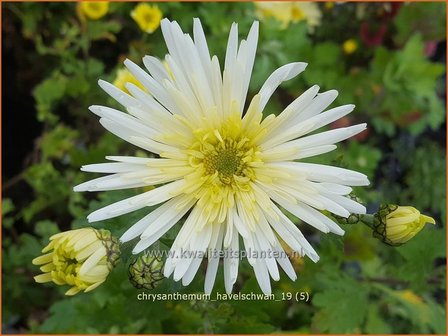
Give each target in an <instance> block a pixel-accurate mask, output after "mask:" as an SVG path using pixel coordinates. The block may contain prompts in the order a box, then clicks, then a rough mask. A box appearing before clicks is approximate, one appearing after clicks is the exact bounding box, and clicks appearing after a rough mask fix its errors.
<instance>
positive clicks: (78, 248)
mask: <svg viewBox="0 0 448 336" xmlns="http://www.w3.org/2000/svg"><path fill="white" fill-rule="evenodd" d="M42 253H45V254H44V255H41V256H40V257H37V258H35V259H34V260H33V264H34V265H39V266H40V265H42V266H41V267H40V270H41V271H42V272H44V273H43V274H40V275H37V276H35V277H34V280H35V281H36V282H39V283H43V282H51V281H53V282H54V283H55V284H57V285H70V286H72V287H71V288H70V289H69V290H68V291H67V292H66V293H65V294H66V295H75V294H77V293H79V292H80V291H82V290H83V291H85V292H89V291H91V290H93V289H95V288H96V287H98V286H99V285H101V284H102V283H103V282H104V281H105V280H106V278H107V276H108V275H109V272H110V271H111V270H112V268H113V267H114V266H115V265H116V263H117V261H118V258H119V255H120V250H119V246H118V240H117V239H116V238H115V237H112V236H111V234H110V232H109V231H107V230H96V229H93V228H83V229H78V230H70V231H65V232H60V233H58V234H55V235H53V236H52V237H50V243H49V244H48V245H47V246H46V247H45V248H44V249H43V250H42Z"/></svg>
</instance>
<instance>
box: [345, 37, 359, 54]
mask: <svg viewBox="0 0 448 336" xmlns="http://www.w3.org/2000/svg"><path fill="white" fill-rule="evenodd" d="M342 49H343V50H344V53H346V54H347V55H350V54H353V53H354V52H355V51H356V49H358V42H356V40H355V39H349V40H346V41H345V42H344V43H343V44H342Z"/></svg>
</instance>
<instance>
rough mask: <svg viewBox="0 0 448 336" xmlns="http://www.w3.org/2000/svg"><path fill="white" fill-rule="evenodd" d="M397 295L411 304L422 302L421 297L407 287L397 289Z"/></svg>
mask: <svg viewBox="0 0 448 336" xmlns="http://www.w3.org/2000/svg"><path fill="white" fill-rule="evenodd" d="M398 296H399V297H400V298H401V299H403V300H405V301H406V302H408V303H410V304H413V305H419V304H422V303H423V300H422V298H421V297H420V296H418V295H417V294H415V293H414V292H413V291H411V290H409V289H406V290H402V291H399V292H398Z"/></svg>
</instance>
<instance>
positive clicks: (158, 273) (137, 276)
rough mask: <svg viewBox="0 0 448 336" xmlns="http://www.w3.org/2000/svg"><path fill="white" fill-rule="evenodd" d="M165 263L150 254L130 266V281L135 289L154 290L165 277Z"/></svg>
mask: <svg viewBox="0 0 448 336" xmlns="http://www.w3.org/2000/svg"><path fill="white" fill-rule="evenodd" d="M162 268H163V261H162V259H161V258H158V257H153V256H151V255H149V254H148V253H145V254H142V255H140V256H138V257H137V258H136V259H135V260H134V262H132V263H131V264H130V265H129V281H130V282H131V284H132V286H134V287H135V288H138V289H140V288H144V289H154V288H156V287H157V286H158V285H159V282H160V281H162V280H163V279H164V278H165V277H164V276H163V273H162Z"/></svg>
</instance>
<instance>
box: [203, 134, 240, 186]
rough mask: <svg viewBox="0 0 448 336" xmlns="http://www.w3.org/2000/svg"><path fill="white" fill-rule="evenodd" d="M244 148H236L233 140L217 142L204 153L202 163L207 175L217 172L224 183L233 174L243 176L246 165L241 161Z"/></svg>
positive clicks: (229, 180)
mask: <svg viewBox="0 0 448 336" xmlns="http://www.w3.org/2000/svg"><path fill="white" fill-rule="evenodd" d="M244 156H245V152H244V149H242V148H238V144H237V143H236V142H235V141H233V140H227V141H223V142H219V143H218V144H217V145H216V146H214V148H213V149H212V150H211V151H209V152H208V153H206V154H205V156H204V159H203V161H202V162H203V165H204V169H205V173H206V174H207V175H213V174H215V172H217V173H218V176H219V179H220V180H221V182H222V183H224V184H230V183H232V181H233V176H234V175H235V176H244V173H243V171H244V169H245V168H246V165H245V164H244V162H243V157H244Z"/></svg>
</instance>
